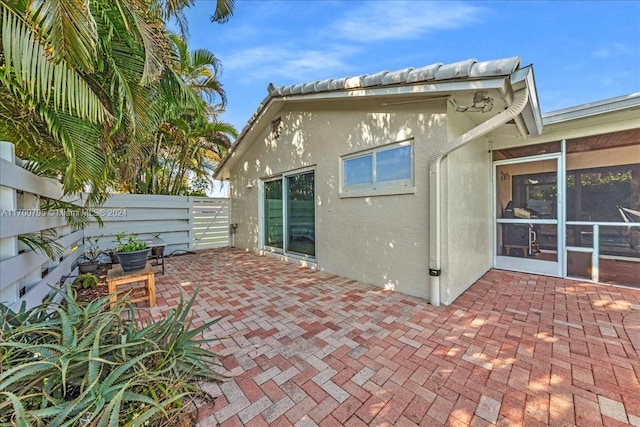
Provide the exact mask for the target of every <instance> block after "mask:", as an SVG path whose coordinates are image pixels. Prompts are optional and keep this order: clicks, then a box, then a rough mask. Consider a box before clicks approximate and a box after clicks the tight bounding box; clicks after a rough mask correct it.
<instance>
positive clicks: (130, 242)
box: [115, 233, 149, 252]
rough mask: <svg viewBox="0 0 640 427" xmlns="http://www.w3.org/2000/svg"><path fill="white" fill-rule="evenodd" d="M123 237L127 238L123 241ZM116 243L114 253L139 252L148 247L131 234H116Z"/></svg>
mask: <svg viewBox="0 0 640 427" xmlns="http://www.w3.org/2000/svg"><path fill="white" fill-rule="evenodd" d="M125 237H127V240H126V241H125V240H124V238H125ZM116 242H118V246H117V247H116V249H115V251H116V252H134V251H141V250H143V249H147V248H148V247H149V245H148V244H147V242H143V241H141V240H139V239H137V238H136V237H135V236H134V235H133V234H123V233H118V234H117V235H116Z"/></svg>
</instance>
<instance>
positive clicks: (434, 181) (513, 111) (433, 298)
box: [429, 86, 529, 306]
mask: <svg viewBox="0 0 640 427" xmlns="http://www.w3.org/2000/svg"><path fill="white" fill-rule="evenodd" d="M528 101H529V90H528V89H527V87H526V86H525V87H524V88H523V89H520V90H518V91H516V92H514V94H513V102H512V103H511V105H510V106H509V107H508V108H507V109H506V110H504V111H502V112H501V113H499V114H498V115H496V116H495V117H493V118H491V119H489V120H487V121H486V122H484V123H482V124H480V125H478V126H476V127H475V128H473V129H471V130H469V131H467V132H466V133H464V134H462V135H460V136H459V137H457V138H456V139H454V140H452V141H451V142H449V143H448V144H447V145H446V146H444V147H442V148H440V149H438V150H437V151H436V152H435V153H434V154H433V155H432V156H431V159H430V160H429V207H430V209H429V210H430V214H429V218H430V219H429V276H430V277H429V278H430V280H429V288H430V291H429V295H430V298H429V300H430V302H431V304H432V305H434V306H439V305H440V274H441V224H442V215H441V212H440V211H441V204H442V203H441V184H440V181H441V176H440V175H441V173H440V166H441V163H442V159H443V158H444V157H445V156H447V155H448V154H450V153H451V152H453V151H455V150H457V149H458V148H460V147H462V146H463V145H465V144H467V143H469V142H471V141H473V140H475V139H477V138H480V137H482V136H484V135H486V134H487V133H489V132H491V131H493V130H495V129H497V128H499V127H500V126H502V125H504V124H506V123H507V122H509V121H511V120H516V118H517V117H518V115H519V114H520V113H522V111H523V110H524V109H525V107H526V106H527V102H528Z"/></svg>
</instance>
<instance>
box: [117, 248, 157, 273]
mask: <svg viewBox="0 0 640 427" xmlns="http://www.w3.org/2000/svg"><path fill="white" fill-rule="evenodd" d="M150 251H151V248H147V249H142V250H140V251H133V252H117V253H116V255H118V260H119V261H120V265H121V266H122V269H123V270H124V271H136V270H142V269H143V268H144V266H145V265H147V258H149V252H150Z"/></svg>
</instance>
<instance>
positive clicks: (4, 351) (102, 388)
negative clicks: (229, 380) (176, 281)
mask: <svg viewBox="0 0 640 427" xmlns="http://www.w3.org/2000/svg"><path fill="white" fill-rule="evenodd" d="M61 294H62V295H63V301H62V302H60V303H56V302H51V301H50V302H47V303H45V304H43V305H41V306H38V307H35V308H33V309H30V310H25V309H24V305H23V307H22V308H21V309H20V310H19V311H18V312H17V313H14V312H12V311H11V310H9V309H8V308H7V307H6V306H4V305H2V304H0V316H1V317H0V358H1V360H0V362H1V365H0V425H11V426H92V427H93V426H96V427H101V426H109V427H111V426H113V427H116V426H143V425H149V426H170V425H174V424H177V423H178V420H179V421H180V425H184V419H185V415H186V414H187V413H190V412H192V411H193V410H194V405H195V403H197V402H199V403H203V402H206V401H210V400H211V399H212V398H211V396H210V395H208V394H207V393H205V392H204V391H202V390H201V389H200V388H199V387H198V386H197V384H196V382H197V381H219V380H221V379H223V378H224V376H223V375H221V374H219V373H217V372H216V371H215V367H216V366H220V365H219V364H218V355H216V354H215V353H212V352H211V351H209V350H206V349H204V348H202V347H201V345H202V344H204V343H208V342H212V341H216V340H217V339H216V338H208V339H204V338H199V337H200V336H201V334H202V333H203V332H204V331H205V330H207V329H208V328H210V327H211V326H212V325H213V324H215V323H216V322H218V321H219V320H220V319H219V318H217V319H214V320H211V321H210V322H207V323H205V324H203V325H201V326H197V327H196V326H195V325H194V324H193V322H192V320H191V318H190V317H189V313H190V311H191V307H192V305H193V302H194V301H195V298H196V295H197V293H195V294H194V295H193V297H192V298H191V299H190V300H189V301H188V302H187V303H184V302H183V301H182V300H181V301H180V303H179V304H178V305H177V307H176V308H175V309H172V310H171V311H169V312H168V313H167V314H166V316H165V317H164V318H162V319H160V320H158V321H155V322H152V321H151V320H141V319H139V318H137V317H136V309H135V307H133V306H131V305H130V304H127V303H126V301H120V302H118V303H117V304H116V305H115V306H114V308H113V309H112V310H109V309H108V304H109V301H108V297H105V298H102V299H100V300H96V301H92V302H90V303H86V304H81V303H78V302H77V301H76V300H75V298H74V294H73V291H72V289H71V287H69V286H68V287H67V288H66V292H61Z"/></svg>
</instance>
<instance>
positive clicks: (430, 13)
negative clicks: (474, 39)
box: [334, 1, 483, 42]
mask: <svg viewBox="0 0 640 427" xmlns="http://www.w3.org/2000/svg"><path fill="white" fill-rule="evenodd" d="M482 11H483V9H481V8H479V7H476V6H471V5H468V4H464V3H460V2H445V1H393V2H382V1H370V2H366V3H363V4H362V6H360V7H359V8H357V9H355V10H352V11H350V12H348V14H346V16H345V17H343V18H342V19H340V20H339V21H337V22H336V23H335V24H334V30H336V32H337V33H339V35H341V36H342V37H343V38H345V39H348V40H352V41H359V42H372V41H378V40H408V39H416V38H419V37H421V36H423V35H424V34H425V33H428V32H431V31H434V30H446V29H452V28H459V27H462V26H465V25H468V24H470V23H473V22H475V21H477V20H478V17H479V15H480V13H482ZM472 34H473V33H472V32H470V36H471V35H472Z"/></svg>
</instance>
